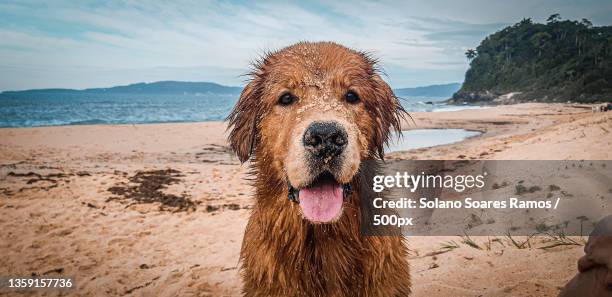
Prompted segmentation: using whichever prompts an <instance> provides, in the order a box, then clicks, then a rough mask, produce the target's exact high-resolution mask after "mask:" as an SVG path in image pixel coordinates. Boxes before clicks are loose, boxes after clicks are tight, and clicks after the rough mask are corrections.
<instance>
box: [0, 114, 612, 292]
mask: <svg viewBox="0 0 612 297" xmlns="http://www.w3.org/2000/svg"><path fill="white" fill-rule="evenodd" d="M411 116H412V118H413V121H411V120H407V121H406V122H405V123H404V125H403V127H404V129H406V130H409V129H417V128H462V129H468V130H477V131H482V132H483V134H481V135H480V136H476V137H473V138H469V139H467V140H464V141H462V142H458V143H454V144H449V145H441V146H436V147H430V148H422V149H416V150H411V151H406V152H395V153H392V154H390V155H389V156H388V157H389V158H391V159H440V160H444V159H473V160H477V159H494V160H525V159H531V160H583V159H584V160H611V159H612V134H611V131H612V113H610V112H607V113H592V112H591V108H590V106H589V105H574V104H543V103H529V104H518V105H508V106H497V107H489V108H484V109H470V110H461V111H452V112H429V113H424V112H421V113H418V112H417V113H412V114H411ZM225 129H226V125H225V123H223V122H203V123H180V124H178V123H177V124H147V125H115V126H110V125H100V126H98V125H90V126H61V127H43V128H15V129H13V128H5V129H0V238H2V241H0V253H1V254H2V255H3V256H2V257H0V275H6V276H30V275H40V276H42V275H45V276H52V275H64V276H73V277H75V280H76V284H77V287H78V290H75V291H71V292H69V295H74V296H94V295H100V296H123V295H131V296H237V295H240V288H241V283H240V277H239V269H238V267H239V263H238V258H239V252H240V245H241V241H242V236H243V232H244V228H245V225H246V223H247V220H248V216H249V211H250V210H249V209H250V208H251V205H252V200H251V198H250V196H251V192H252V188H251V186H250V185H249V183H248V182H247V181H246V178H247V172H248V165H247V164H244V165H241V164H240V162H239V161H238V160H237V158H236V157H235V156H233V155H232V153H231V152H230V150H229V148H228V146H227V143H226V140H225ZM407 141H418V139H414V140H410V139H409V140H407ZM462 240H464V239H462V238H460V237H410V238H408V243H409V246H410V249H411V251H412V253H411V255H410V259H409V262H410V264H411V271H412V283H413V292H414V294H413V296H556V294H558V292H559V290H560V288H561V287H562V286H563V285H564V284H565V283H566V282H567V281H568V280H569V279H570V278H571V277H573V275H574V274H575V273H576V261H577V259H578V258H579V257H580V256H582V254H583V251H582V249H583V247H582V246H580V245H568V246H560V247H556V248H552V249H539V248H538V247H541V246H543V245H545V244H546V240H547V239H546V238H532V239H531V241H530V242H529V246H528V247H527V246H525V247H523V248H517V247H516V246H514V245H513V244H511V243H509V242H508V239H506V238H503V237H499V238H486V237H476V238H472V240H473V241H474V242H475V243H476V245H477V246H478V247H477V248H476V247H474V246H470V245H468V244H465V243H463V242H462ZM519 240H520V239H519ZM450 241H453V242H456V243H457V246H456V247H452V248H448V247H447V244H448V242H450ZM38 294H39V295H41V296H56V295H58V294H59V293H58V292H54V291H43V292H39V293H38ZM9 295H10V293H0V296H9Z"/></svg>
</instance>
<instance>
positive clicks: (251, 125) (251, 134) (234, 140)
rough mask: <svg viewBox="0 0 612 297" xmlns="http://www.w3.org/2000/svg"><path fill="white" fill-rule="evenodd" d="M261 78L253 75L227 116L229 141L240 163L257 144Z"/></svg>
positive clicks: (249, 155)
mask: <svg viewBox="0 0 612 297" xmlns="http://www.w3.org/2000/svg"><path fill="white" fill-rule="evenodd" d="M261 95H262V89H261V78H260V77H258V76H255V77H254V78H253V79H252V80H251V82H249V84H247V86H246V87H245V88H244V89H243V90H242V93H241V94H240V99H238V103H236V106H234V109H233V110H232V112H231V113H230V115H229V116H228V117H227V119H226V120H227V121H228V122H229V125H228V129H229V130H231V131H230V133H229V137H228V140H229V143H230V146H231V148H232V150H233V151H234V153H236V155H237V156H238V159H239V160H240V162H241V163H244V162H246V161H247V160H249V158H250V157H251V154H252V153H253V150H254V149H255V146H256V144H257V138H258V128H257V125H258V123H259V117H260V104H261Z"/></svg>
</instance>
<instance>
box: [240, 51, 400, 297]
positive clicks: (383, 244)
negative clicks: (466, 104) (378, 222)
mask: <svg viewBox="0 0 612 297" xmlns="http://www.w3.org/2000/svg"><path fill="white" fill-rule="evenodd" d="M251 76H252V77H251V80H250V82H249V83H248V85H247V86H246V87H245V88H244V90H243V91H242V94H241V96H240V99H239V101H238V103H237V104H236V106H235V107H234V109H233V111H232V112H231V114H230V115H229V117H228V121H229V129H230V134H229V142H230V145H231V147H232V149H233V150H234V151H235V153H236V154H237V155H238V158H239V159H240V160H241V161H242V162H245V161H247V160H249V159H250V160H251V168H252V174H253V182H254V186H255V206H254V208H253V211H252V214H251V217H250V219H249V223H248V225H247V227H246V231H245V234H244V241H243V243H242V250H241V262H242V267H241V273H242V279H243V293H244V295H245V296H407V295H409V294H410V276H409V271H408V263H407V259H406V257H407V248H406V247H405V245H404V242H403V238H402V237H401V236H379V237H377V236H363V235H362V234H360V229H359V228H360V220H361V218H360V212H359V208H360V206H359V199H360V195H359V192H360V190H359V185H358V184H357V183H356V177H357V176H358V175H359V174H360V164H361V163H362V161H363V160H368V159H376V158H383V154H384V151H383V149H384V145H385V143H386V142H387V140H388V138H389V135H390V130H391V129H396V130H399V129H400V121H401V119H402V117H403V115H404V113H405V112H404V110H403V109H402V107H401V105H400V103H399V101H398V99H397V98H396V97H395V96H394V94H393V92H392V90H391V88H390V87H389V86H388V85H387V84H386V83H385V82H384V81H383V80H382V79H381V77H380V76H379V74H378V72H377V68H376V62H375V61H374V60H373V59H372V58H371V57H370V56H369V55H368V54H365V53H363V52H358V51H355V50H351V49H348V48H346V47H344V46H341V45H338V44H335V43H330V42H317V43H310V42H301V43H297V44H295V45H292V46H289V47H286V48H284V49H281V50H279V51H276V52H273V53H268V54H266V55H265V57H263V58H262V59H261V61H259V62H258V63H256V65H255V66H254V70H253V72H252V73H251Z"/></svg>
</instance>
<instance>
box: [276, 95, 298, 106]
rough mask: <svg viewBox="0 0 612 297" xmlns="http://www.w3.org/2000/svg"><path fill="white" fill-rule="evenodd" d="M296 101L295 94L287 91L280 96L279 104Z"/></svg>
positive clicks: (285, 104) (288, 103)
mask: <svg viewBox="0 0 612 297" xmlns="http://www.w3.org/2000/svg"><path fill="white" fill-rule="evenodd" d="M294 101H295V96H293V94H291V93H285V94H282V95H281V96H280V97H278V104H280V105H283V106H287V105H290V104H291V103H293V102H294Z"/></svg>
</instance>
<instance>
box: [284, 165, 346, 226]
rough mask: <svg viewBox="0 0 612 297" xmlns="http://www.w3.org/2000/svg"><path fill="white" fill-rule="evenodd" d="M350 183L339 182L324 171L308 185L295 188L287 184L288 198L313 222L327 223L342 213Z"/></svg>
mask: <svg viewBox="0 0 612 297" xmlns="http://www.w3.org/2000/svg"><path fill="white" fill-rule="evenodd" d="M351 192H352V189H351V185H350V184H340V183H338V182H337V181H336V179H335V178H334V176H333V175H332V174H331V173H330V172H329V171H325V172H323V173H321V174H319V175H318V176H317V177H316V178H315V179H314V180H313V182H312V183H310V184H309V185H308V186H306V187H304V188H301V189H296V188H294V187H293V186H291V185H289V200H291V201H293V202H296V203H298V204H299V205H300V208H301V209H302V214H303V215H304V217H305V218H306V219H308V220H309V221H311V222H313V223H329V222H333V221H335V220H337V219H338V218H339V217H340V215H341V214H342V207H343V203H344V199H346V198H348V197H349V196H350V195H351Z"/></svg>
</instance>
